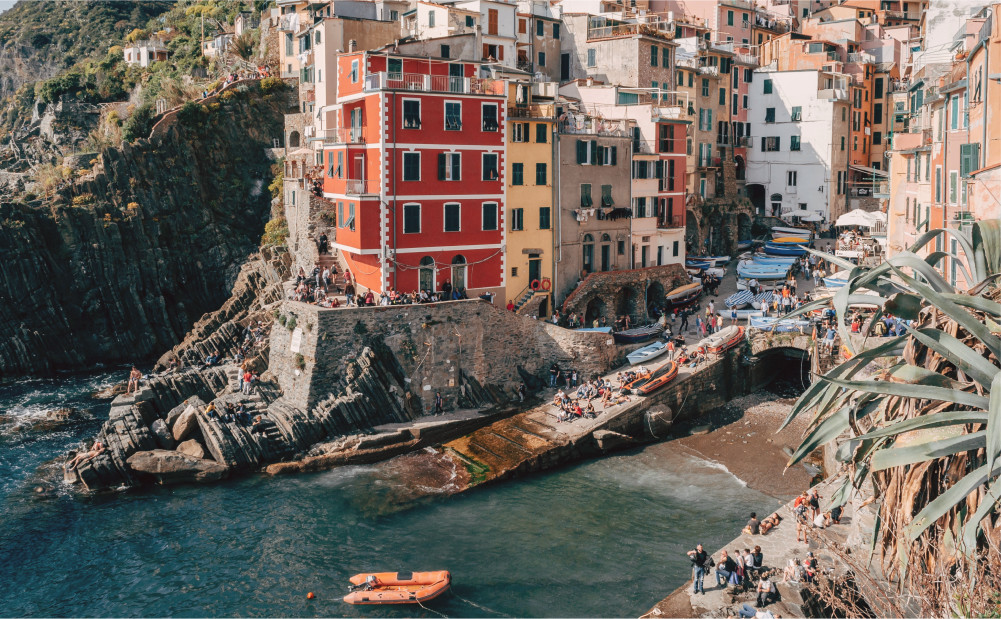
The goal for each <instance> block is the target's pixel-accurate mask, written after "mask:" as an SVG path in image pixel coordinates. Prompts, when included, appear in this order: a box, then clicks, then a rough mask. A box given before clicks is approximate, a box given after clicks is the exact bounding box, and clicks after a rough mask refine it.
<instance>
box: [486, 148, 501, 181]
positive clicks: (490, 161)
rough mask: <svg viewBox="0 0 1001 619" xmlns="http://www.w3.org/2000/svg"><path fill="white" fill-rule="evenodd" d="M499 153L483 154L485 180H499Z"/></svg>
mask: <svg viewBox="0 0 1001 619" xmlns="http://www.w3.org/2000/svg"><path fill="white" fill-rule="evenodd" d="M497 178H498V175H497V155H495V154H494V153H484V154H483V180H485V181H495V180H497Z"/></svg>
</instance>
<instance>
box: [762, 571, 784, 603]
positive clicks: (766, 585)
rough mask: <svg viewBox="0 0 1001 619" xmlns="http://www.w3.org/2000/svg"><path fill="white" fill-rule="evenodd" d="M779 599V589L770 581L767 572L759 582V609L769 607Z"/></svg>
mask: <svg viewBox="0 0 1001 619" xmlns="http://www.w3.org/2000/svg"><path fill="white" fill-rule="evenodd" d="M778 599H779V589H778V587H776V586H775V583H773V582H772V581H771V580H769V579H768V573H767V572H766V573H765V574H764V575H762V577H761V580H759V581H758V603H757V607H758V608H761V607H763V606H768V605H769V604H771V603H772V602H777V601H778Z"/></svg>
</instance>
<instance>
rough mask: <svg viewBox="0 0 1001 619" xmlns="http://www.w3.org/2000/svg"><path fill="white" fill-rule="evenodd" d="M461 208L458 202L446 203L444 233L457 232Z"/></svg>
mask: <svg viewBox="0 0 1001 619" xmlns="http://www.w3.org/2000/svg"><path fill="white" fill-rule="evenodd" d="M461 213H462V207H461V206H460V205H459V203H458V202H447V203H446V204H445V232H458V231H459V227H460V226H459V222H460V221H461V219H462V217H461Z"/></svg>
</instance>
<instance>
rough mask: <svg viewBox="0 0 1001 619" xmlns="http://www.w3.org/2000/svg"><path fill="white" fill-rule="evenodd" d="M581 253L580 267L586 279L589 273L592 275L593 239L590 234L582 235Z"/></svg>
mask: <svg viewBox="0 0 1001 619" xmlns="http://www.w3.org/2000/svg"><path fill="white" fill-rule="evenodd" d="M581 253H582V258H583V262H582V266H581V268H582V269H583V271H584V274H583V276H584V277H587V276H588V275H590V274H591V273H594V237H593V236H591V235H590V234H585V235H584V240H583V242H582V244H581Z"/></svg>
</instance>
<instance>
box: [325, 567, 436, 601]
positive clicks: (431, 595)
mask: <svg viewBox="0 0 1001 619" xmlns="http://www.w3.org/2000/svg"><path fill="white" fill-rule="evenodd" d="M369 576H375V578H376V585H375V586H374V587H373V588H372V589H360V590H357V591H352V592H351V593H349V594H347V595H345V596H344V601H345V602H347V603H348V604H353V605H388V604H424V603H426V602H429V601H431V600H433V599H435V598H436V597H438V596H440V595H442V594H443V593H445V592H446V591H448V589H449V587H451V585H452V576H451V574H449V573H448V572H446V571H439V572H381V573H364V574H356V575H354V576H352V577H351V578H350V582H351V584H352V585H353V586H354V587H364V586H365V583H366V580H367V579H368V577H369Z"/></svg>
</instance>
